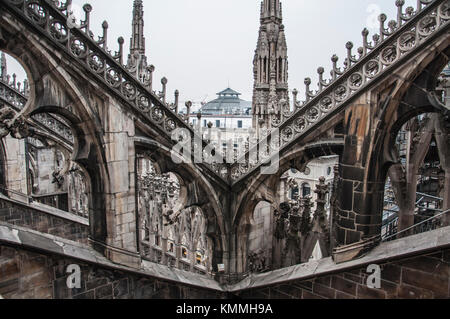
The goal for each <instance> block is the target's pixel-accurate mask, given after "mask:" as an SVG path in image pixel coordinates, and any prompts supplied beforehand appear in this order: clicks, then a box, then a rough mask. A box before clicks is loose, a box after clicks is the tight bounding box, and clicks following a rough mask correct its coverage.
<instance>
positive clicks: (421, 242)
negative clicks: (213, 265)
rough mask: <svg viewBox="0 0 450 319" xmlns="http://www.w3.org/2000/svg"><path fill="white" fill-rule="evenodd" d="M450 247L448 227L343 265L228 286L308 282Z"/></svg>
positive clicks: (312, 266)
mask: <svg viewBox="0 0 450 319" xmlns="http://www.w3.org/2000/svg"><path fill="white" fill-rule="evenodd" d="M449 244H450V227H445V228H441V229H437V230H434V231H431V232H428V233H423V234H418V235H415V236H411V237H407V238H402V239H399V240H396V241H392V242H387V243H383V244H381V245H380V246H378V247H377V248H375V249H374V250H373V251H371V252H370V253H369V254H368V255H366V256H365V257H363V258H361V259H357V260H353V261H350V262H346V263H342V264H335V263H334V262H333V260H332V259H331V258H325V259H322V260H320V261H313V262H310V263H307V264H302V265H297V266H293V267H289V268H284V269H280V270H277V271H273V272H269V273H265V274H258V275H250V276H249V277H248V278H246V279H244V280H243V281H241V282H240V283H238V284H235V285H232V286H228V287H227V290H228V291H231V292H237V291H241V290H246V289H253V288H258V287H264V286H268V285H274V284H279V283H282V282H287V281H292V280H299V279H309V278H312V277H318V276H323V275H326V274H328V273H335V272H339V271H345V270H349V269H352V268H357V267H361V266H364V265H369V264H377V263H381V262H383V261H386V260H390V259H394V258H395V259H399V258H402V257H406V256H408V255H414V254H418V253H421V252H426V251H429V250H433V249H437V248H440V247H446V246H448V245H449Z"/></svg>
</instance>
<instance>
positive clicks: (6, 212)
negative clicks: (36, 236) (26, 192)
mask: <svg viewBox="0 0 450 319" xmlns="http://www.w3.org/2000/svg"><path fill="white" fill-rule="evenodd" d="M0 222H3V223H8V224H11V225H15V226H20V227H26V228H29V229H32V230H35V231H39V232H42V233H45V234H50V235H54V236H58V237H62V238H65V239H68V240H73V241H77V242H80V243H85V244H87V243H88V236H89V226H87V225H84V224H80V223H77V222H74V221H71V220H67V219H64V218H61V217H57V216H53V215H51V214H47V213H44V212H42V211H40V210H37V209H32V208H29V207H27V206H25V205H20V204H15V203H13V202H11V201H6V200H3V199H0Z"/></svg>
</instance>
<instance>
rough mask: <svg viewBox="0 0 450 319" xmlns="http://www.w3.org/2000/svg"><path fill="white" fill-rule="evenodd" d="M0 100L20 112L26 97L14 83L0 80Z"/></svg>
mask: <svg viewBox="0 0 450 319" xmlns="http://www.w3.org/2000/svg"><path fill="white" fill-rule="evenodd" d="M0 99H2V100H4V101H5V102H6V103H8V104H9V105H11V106H13V107H15V108H17V109H18V110H22V109H23V108H24V107H25V104H26V103H27V100H28V97H27V95H26V91H23V90H21V88H20V87H18V86H17V85H15V84H14V83H12V84H11V83H9V81H6V82H5V81H3V80H2V79H1V78H0Z"/></svg>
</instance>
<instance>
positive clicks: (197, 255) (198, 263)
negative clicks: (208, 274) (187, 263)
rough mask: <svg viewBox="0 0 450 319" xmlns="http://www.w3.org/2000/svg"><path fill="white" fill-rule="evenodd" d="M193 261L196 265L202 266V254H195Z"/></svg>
mask: <svg viewBox="0 0 450 319" xmlns="http://www.w3.org/2000/svg"><path fill="white" fill-rule="evenodd" d="M195 261H196V263H197V265H201V264H202V261H203V256H202V254H200V253H197V254H196V255H195Z"/></svg>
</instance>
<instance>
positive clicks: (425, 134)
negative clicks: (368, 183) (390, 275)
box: [381, 66, 450, 240]
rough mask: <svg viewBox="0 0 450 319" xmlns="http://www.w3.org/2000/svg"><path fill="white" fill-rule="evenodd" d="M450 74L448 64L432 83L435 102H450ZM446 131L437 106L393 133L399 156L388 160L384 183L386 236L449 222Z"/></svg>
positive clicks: (420, 230) (383, 227)
mask: <svg viewBox="0 0 450 319" xmlns="http://www.w3.org/2000/svg"><path fill="white" fill-rule="evenodd" d="M449 77H450V67H449V66H447V67H446V68H445V69H444V70H443V72H442V73H441V75H440V76H439V78H438V81H437V88H436V96H437V97H438V103H440V104H441V105H442V106H444V107H449V106H450V104H449V103H450V102H449V99H448V92H449V88H450V83H449V81H448V79H449ZM448 135H449V125H448V118H447V117H446V116H445V115H444V114H442V113H439V112H438V113H422V114H420V115H417V116H414V117H412V118H410V119H409V120H407V121H406V123H404V124H403V125H402V127H401V129H400V130H399V132H398V133H397V136H396V139H395V147H394V148H393V149H394V150H395V151H394V153H395V155H396V156H397V158H398V161H397V163H393V164H391V165H390V167H389V171H388V177H387V181H386V187H385V197H384V211H383V224H382V231H381V235H382V238H383V239H384V240H392V239H395V238H398V237H402V236H407V235H411V234H416V233H421V232H425V231H429V230H433V229H436V228H439V227H441V226H444V225H446V223H447V222H448V220H449V217H448V215H449V214H448V212H447V210H448V209H449V206H450V205H449V196H450V195H449V194H448V192H449V190H450V179H449V176H450V166H449V156H450V154H449V151H448V146H449V144H448ZM399 232H400V235H398V233H399Z"/></svg>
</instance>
